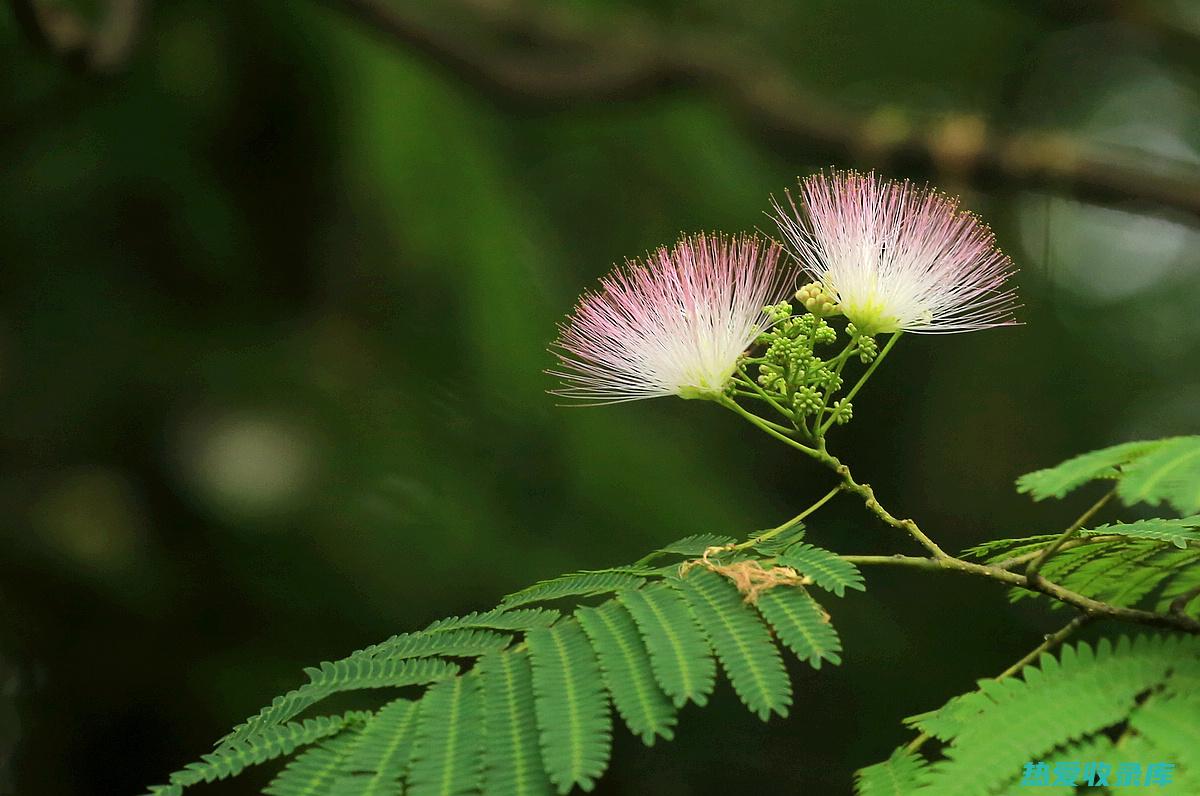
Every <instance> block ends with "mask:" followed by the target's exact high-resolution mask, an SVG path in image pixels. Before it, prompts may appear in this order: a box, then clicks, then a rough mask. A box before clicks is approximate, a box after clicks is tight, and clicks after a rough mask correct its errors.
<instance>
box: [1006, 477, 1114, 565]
mask: <svg viewBox="0 0 1200 796" xmlns="http://www.w3.org/2000/svg"><path fill="white" fill-rule="evenodd" d="M1115 494H1117V488H1116V487H1115V486H1114V487H1113V488H1112V489H1110V490H1108V492H1106V493H1105V494H1104V496H1103V497H1102V498H1100V499H1099V500H1097V501H1096V502H1095V503H1093V504H1092V507H1091V508H1090V509H1088V510H1087V511H1085V512H1084V513H1083V514H1081V515H1079V519H1077V520H1075V522H1073V523H1071V525H1070V527H1069V528H1067V529H1066V530H1065V531H1063V532H1062V533H1061V534H1060V535H1059V537H1058V538H1057V539H1055V540H1054V541H1053V542H1051V543H1050V545H1049V546H1047V547H1046V548H1045V549H1043V550H1042V551H1041V552H1040V553H1038V555H1036V556H1035V557H1034V558H1033V560H1032V561H1030V562H1029V566H1028V567H1026V568H1025V577H1027V578H1029V579H1031V580H1032V579H1034V578H1040V577H1041V569H1042V565H1043V564H1045V563H1046V562H1047V561H1049V560H1050V556H1052V555H1054V554H1055V553H1057V552H1058V551H1059V550H1061V549H1062V546H1063V545H1064V544H1066V543H1067V542H1068V541H1070V539H1071V537H1072V536H1074V535H1075V534H1076V533H1077V532H1078V531H1079V529H1080V528H1082V527H1083V526H1084V525H1086V524H1087V522H1088V520H1090V519H1091V518H1092V517H1095V516H1096V514H1097V513H1098V512H1099V511H1100V509H1102V508H1104V504H1106V503H1108V501H1110V500H1112V498H1113V495H1115Z"/></svg>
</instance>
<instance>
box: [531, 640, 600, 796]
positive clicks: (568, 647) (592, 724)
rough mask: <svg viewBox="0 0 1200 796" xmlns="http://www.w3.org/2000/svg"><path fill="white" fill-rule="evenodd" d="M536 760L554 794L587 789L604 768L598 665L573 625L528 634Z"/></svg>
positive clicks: (587, 645)
mask: <svg viewBox="0 0 1200 796" xmlns="http://www.w3.org/2000/svg"><path fill="white" fill-rule="evenodd" d="M526 642H527V643H528V645H529V654H530V658H531V659H532V661H533V693H534V707H535V710H536V713H537V725H538V730H539V732H540V734H541V748H542V760H543V762H544V763H545V766H546V773H547V774H549V775H550V781H551V782H553V783H554V784H555V785H556V786H557V788H558V792H559V793H566V792H567V791H569V790H571V788H572V787H573V786H575V785H579V787H580V788H582V789H583V790H585V791H587V790H591V789H592V787H593V786H594V785H595V783H596V779H597V778H598V777H599V776H600V775H601V774H603V773H604V770H605V769H606V768H607V767H608V757H609V754H610V752H611V747H610V745H611V741H612V716H611V714H610V713H609V708H608V695H607V694H606V693H605V691H604V685H603V679H602V676H601V673H600V664H599V663H598V662H597V661H596V655H595V653H594V652H593V651H592V648H591V645H590V644H588V640H587V636H586V635H584V632H583V629H582V628H580V626H579V623H578V622H575V621H573V620H568V621H564V622H560V623H558V624H556V625H554V626H553V627H550V628H541V629H538V630H533V631H530V633H529V635H528V636H527V637H526Z"/></svg>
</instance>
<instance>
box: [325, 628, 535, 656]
mask: <svg viewBox="0 0 1200 796" xmlns="http://www.w3.org/2000/svg"><path fill="white" fill-rule="evenodd" d="M511 641H512V636H510V635H508V634H506V633H497V632H495V631H493V630H485V629H477V628H470V627H454V628H451V627H440V628H438V629H437V631H436V632H431V631H428V630H426V631H422V632H420V633H402V634H401V635H398V636H392V637H391V638H389V639H387V640H386V641H381V642H380V643H378V644H372V645H371V646H369V647H367V648H365V649H362V650H359V651H358V652H355V653H352V654H351V655H349V656H347V657H346V658H343V661H359V660H363V659H382V658H428V657H432V656H434V655H448V656H451V657H456V658H475V657H478V656H480V655H483V654H485V653H488V652H492V651H493V650H500V649H504V648H505V647H507V646H508V645H509V643H510V642H511Z"/></svg>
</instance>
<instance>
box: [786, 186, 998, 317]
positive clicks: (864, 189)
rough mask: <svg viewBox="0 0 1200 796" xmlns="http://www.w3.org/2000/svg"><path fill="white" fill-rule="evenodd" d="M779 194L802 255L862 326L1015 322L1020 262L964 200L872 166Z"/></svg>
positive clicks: (795, 249)
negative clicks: (886, 175)
mask: <svg viewBox="0 0 1200 796" xmlns="http://www.w3.org/2000/svg"><path fill="white" fill-rule="evenodd" d="M787 199H788V205H789V207H788V208H786V209H785V208H784V207H783V206H781V205H780V204H779V203H778V202H775V201H774V200H773V201H772V203H773V204H774V207H775V213H776V215H775V220H776V222H777V223H778V224H779V229H780V231H781V232H782V233H783V235H784V237H785V238H786V239H787V241H788V243H789V244H790V246H791V250H792V252H793V254H794V255H795V257H796V258H797V260H799V262H800V265H801V266H802V267H803V268H804V269H805V270H806V271H807V272H808V273H809V275H810V276H811V277H812V278H813V279H814V280H815V281H816V282H817V283H818V284H819V285H820V286H821V288H822V289H823V290H824V291H825V292H826V293H827V294H828V295H829V296H830V297H831V298H832V299H833V300H834V301H835V302H836V304H837V309H838V310H840V311H841V312H842V313H844V314H845V316H846V317H847V318H848V319H849V320H850V321H852V322H853V323H854V325H855V326H856V327H857V328H858V329H859V330H860V331H861V332H863V333H865V334H870V335H875V334H881V333H887V332H900V331H904V332H927V333H951V332H972V331H975V330H977V329H987V328H990V327H993V326H1008V325H1011V324H1014V323H1016V321H1015V320H1014V319H1013V311H1014V310H1015V309H1016V308H1017V306H1018V305H1017V304H1016V293H1015V291H1014V290H1012V289H1010V288H1005V282H1006V281H1007V280H1008V279H1009V277H1011V276H1012V275H1013V274H1014V273H1015V272H1016V269H1015V268H1014V267H1013V263H1012V260H1010V259H1009V258H1008V257H1006V256H1005V255H1004V254H1003V253H1002V252H1001V251H1000V250H999V249H998V248H996V236H995V235H994V234H992V231H991V229H990V228H988V226H987V225H986V224H984V223H983V222H982V221H980V220H979V218H978V217H977V216H975V215H974V214H972V213H970V212H968V211H965V210H963V209H961V208H960V207H959V204H958V200H957V199H952V198H950V197H949V196H946V195H945V194H943V193H940V192H938V191H936V190H932V189H929V188H921V187H917V186H914V185H912V184H911V183H909V182H896V181H892V180H882V179H880V178H879V177H877V176H876V175H875V174H874V172H872V173H870V174H859V173H857V172H852V171H849V172H847V171H834V172H832V173H830V174H829V175H828V176H826V175H825V174H815V175H813V176H811V177H809V178H808V179H806V180H803V181H801V183H800V192H799V199H800V201H799V206H797V202H796V200H794V199H793V198H792V195H791V193H790V192H788V193H787Z"/></svg>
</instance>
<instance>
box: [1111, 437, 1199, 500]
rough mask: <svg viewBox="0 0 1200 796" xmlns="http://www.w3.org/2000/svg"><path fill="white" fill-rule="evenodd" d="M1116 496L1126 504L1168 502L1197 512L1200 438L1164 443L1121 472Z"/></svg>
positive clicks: (1177, 439) (1176, 439) (1173, 440)
mask: <svg viewBox="0 0 1200 796" xmlns="http://www.w3.org/2000/svg"><path fill="white" fill-rule="evenodd" d="M1117 495H1118V496H1119V497H1120V498H1121V500H1122V501H1123V502H1124V503H1125V504H1126V505H1131V504H1133V503H1140V502H1144V503H1168V504H1170V506H1171V507H1172V508H1174V509H1175V510H1176V511H1178V512H1179V513H1180V514H1195V513H1197V512H1200V436H1194V437H1175V438H1173V439H1167V440H1163V441H1162V442H1161V443H1160V444H1159V445H1157V446H1156V447H1155V448H1153V449H1152V450H1149V451H1147V452H1145V453H1144V454H1143V455H1142V456H1140V457H1139V458H1138V459H1137V460H1136V461H1134V462H1133V463H1131V464H1130V465H1129V466H1128V467H1126V468H1125V469H1124V475H1123V477H1122V478H1121V483H1120V484H1119V485H1118V487H1117Z"/></svg>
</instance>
